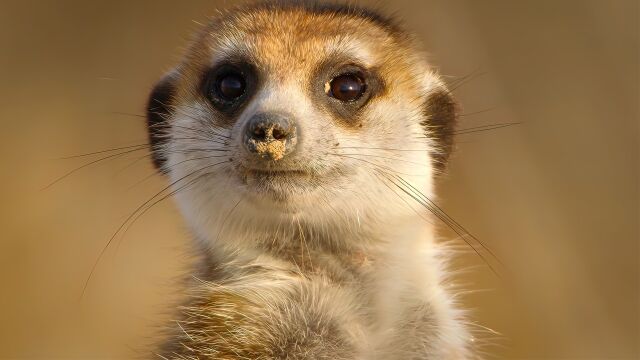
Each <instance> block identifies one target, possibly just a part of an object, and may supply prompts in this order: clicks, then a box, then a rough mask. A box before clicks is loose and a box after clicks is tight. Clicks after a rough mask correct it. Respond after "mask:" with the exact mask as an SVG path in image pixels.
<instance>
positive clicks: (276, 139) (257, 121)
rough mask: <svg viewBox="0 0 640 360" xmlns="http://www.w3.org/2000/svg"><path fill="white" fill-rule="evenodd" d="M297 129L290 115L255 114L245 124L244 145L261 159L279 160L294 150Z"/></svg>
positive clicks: (296, 141) (296, 140)
mask: <svg viewBox="0 0 640 360" xmlns="http://www.w3.org/2000/svg"><path fill="white" fill-rule="evenodd" d="M297 143H298V129H297V126H296V124H295V122H294V121H293V120H291V116H289V115H284V114H276V113H263V114H256V115H254V116H253V117H251V119H249V121H248V122H247V124H246V125H245V130H244V146H245V148H246V149H247V150H248V151H249V153H251V154H254V155H256V156H258V157H259V158H262V159H270V160H280V159H282V158H283V157H284V156H285V155H288V154H290V153H291V152H293V150H295V148H296V145H297Z"/></svg>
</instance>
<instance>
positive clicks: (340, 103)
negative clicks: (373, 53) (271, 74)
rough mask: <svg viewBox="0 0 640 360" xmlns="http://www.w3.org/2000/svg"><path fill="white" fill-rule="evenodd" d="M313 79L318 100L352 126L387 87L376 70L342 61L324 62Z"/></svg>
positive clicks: (315, 97) (314, 94)
mask: <svg viewBox="0 0 640 360" xmlns="http://www.w3.org/2000/svg"><path fill="white" fill-rule="evenodd" d="M310 81H311V84H310V89H311V95H312V98H313V99H314V102H315V103H316V104H318V106H320V107H321V108H324V109H326V110H327V111H330V112H332V113H333V114H334V115H335V116H336V117H337V118H339V119H341V120H343V121H342V122H343V123H345V124H348V125H350V126H355V125H356V124H358V123H359V118H360V117H359V115H360V112H361V110H362V109H363V108H364V107H365V106H366V105H367V103H368V102H369V100H371V99H372V98H373V97H375V96H377V95H379V94H380V93H381V92H382V90H383V82H382V80H381V79H380V77H379V76H378V75H377V72H376V71H375V69H367V68H365V67H364V66H361V65H358V64H356V63H353V62H346V61H339V60H338V61H337V62H336V61H335V60H334V61H328V62H326V63H324V64H322V65H320V66H319V67H318V68H317V70H316V74H315V76H312V77H311V78H310Z"/></svg>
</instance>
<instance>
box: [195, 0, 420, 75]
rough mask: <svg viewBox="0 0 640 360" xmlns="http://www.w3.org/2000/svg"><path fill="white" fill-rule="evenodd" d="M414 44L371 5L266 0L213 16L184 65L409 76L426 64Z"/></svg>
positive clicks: (281, 72) (272, 72) (268, 71)
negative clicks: (349, 69)
mask: <svg viewBox="0 0 640 360" xmlns="http://www.w3.org/2000/svg"><path fill="white" fill-rule="evenodd" d="M413 45H414V44H413V42H412V41H411V37H410V36H409V35H408V34H407V33H405V32H404V31H402V30H401V29H400V28H399V26H398V25H396V24H395V23H394V22H393V21H392V20H389V19H386V18H383V17H382V16H380V15H377V14H375V13H373V12H370V11H366V10H362V9H357V8H351V7H341V6H337V5H336V6H328V5H317V4H315V5H314V4H306V3H304V2H300V3H261V4H257V5H251V6H246V7H240V8H237V9H234V10H228V11H227V12H224V13H222V14H221V15H219V16H218V17H215V18H213V19H212V20H211V22H210V23H209V24H208V25H207V26H206V27H205V28H204V29H203V31H202V32H201V34H200V36H198V38H197V40H196V41H195V42H194V44H193V46H192V47H191V51H190V53H189V55H188V56H187V58H186V61H185V63H184V64H183V66H184V67H185V70H186V71H185V72H189V71H188V70H191V72H193V73H195V74H197V73H198V72H201V71H203V69H206V68H207V67H211V66H214V65H215V64H219V63H222V62H234V61H242V62H249V63H251V64H253V65H254V66H256V67H257V68H258V69H259V70H260V72H261V73H263V74H269V76H270V77H271V78H274V79H278V78H280V79H282V78H285V77H289V78H294V77H296V78H300V77H301V76H302V77H308V74H309V73H311V72H313V71H314V70H316V69H317V68H318V67H320V66H322V65H324V64H327V63H330V64H332V65H335V66H338V65H343V64H357V65H358V66H361V67H365V68H373V67H376V68H378V69H379V70H380V71H382V72H385V73H387V74H388V76H393V77H394V78H397V79H398V80H400V81H405V82H406V81H407V80H410V79H404V78H403V77H406V75H409V74H407V73H408V71H407V70H410V69H411V68H415V67H416V66H417V65H419V64H421V61H420V60H421V59H420V57H419V56H417V55H418V54H416V52H415V46H413ZM385 65H386V66H385ZM416 70H417V69H416ZM420 70H422V71H424V70H425V69H424V68H423V69H420ZM411 75H415V74H411Z"/></svg>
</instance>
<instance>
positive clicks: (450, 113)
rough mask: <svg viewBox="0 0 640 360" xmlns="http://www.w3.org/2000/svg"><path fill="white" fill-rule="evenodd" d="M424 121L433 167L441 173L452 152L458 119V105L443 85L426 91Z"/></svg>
mask: <svg viewBox="0 0 640 360" xmlns="http://www.w3.org/2000/svg"><path fill="white" fill-rule="evenodd" d="M423 111H424V114H425V119H424V121H423V123H422V125H423V128H424V131H425V135H426V136H427V137H428V138H429V139H431V142H432V144H433V145H434V148H433V149H432V151H431V158H432V159H433V165H434V167H435V168H436V169H437V170H439V171H442V170H444V168H445V167H446V165H447V160H448V159H449V156H450V155H451V152H452V150H453V140H454V131H455V128H456V122H457V118H458V105H457V103H456V101H455V100H454V98H453V96H452V95H451V92H450V91H449V90H448V89H447V88H446V87H445V86H444V85H441V84H439V85H437V86H435V87H431V89H429V90H428V92H427V95H426V99H425V102H424V104H423Z"/></svg>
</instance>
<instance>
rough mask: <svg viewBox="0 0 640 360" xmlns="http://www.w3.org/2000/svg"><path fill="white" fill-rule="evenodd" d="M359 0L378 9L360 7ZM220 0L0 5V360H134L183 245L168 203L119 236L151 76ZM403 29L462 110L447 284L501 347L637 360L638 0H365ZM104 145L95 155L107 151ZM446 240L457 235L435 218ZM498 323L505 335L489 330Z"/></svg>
mask: <svg viewBox="0 0 640 360" xmlns="http://www.w3.org/2000/svg"><path fill="white" fill-rule="evenodd" d="M363 3H364V4H371V2H367V1H363ZM232 4H234V2H232V1H214V0H206V1H205V0H191V1H182V2H177V1H165V0H147V1H128V0H111V1H101V2H99V1H91V2H88V1H74V0H55V1H48V0H39V1H8V0H2V1H0V8H1V10H0V75H1V76H0V79H1V82H0V84H1V85H0V124H1V125H2V126H1V127H0V155H1V156H0V159H1V160H0V164H1V167H0V358H3V359H4V358H6V359H11V358H37V359H50V358H131V357H136V356H138V357H140V356H144V355H145V353H144V351H143V350H141V348H143V345H144V344H147V343H149V342H150V341H151V340H152V339H153V334H154V332H155V331H156V329H158V327H159V326H161V325H162V324H163V321H165V320H167V319H169V318H170V317H171V315H170V310H171V309H172V307H173V306H174V305H175V302H176V301H178V300H179V299H180V294H181V292H182V291H183V288H182V286H181V285H180V282H179V279H180V278H181V276H182V274H184V273H185V270H187V269H189V266H190V264H191V263H192V257H191V256H190V255H189V242H188V236H187V233H186V230H185V228H184V225H183V223H182V221H181V219H180V217H179V215H178V214H177V212H176V210H175V208H174V205H173V204H172V203H171V201H166V202H163V203H160V204H158V205H157V206H154V207H153V209H152V210H150V211H149V212H147V213H146V214H145V215H144V216H143V217H141V218H140V219H139V221H137V222H136V223H135V225H134V226H132V227H131V228H130V229H129V230H128V232H127V233H126V235H124V236H122V237H118V238H116V240H115V241H114V243H113V244H112V245H111V246H110V247H109V248H108V249H107V251H106V252H105V253H104V255H103V256H102V258H101V260H100V262H99V263H98V265H97V267H96V271H95V273H94V276H93V277H92V279H91V281H90V283H89V285H88V287H87V291H86V293H85V295H84V297H82V298H81V297H80V295H81V293H82V289H83V285H84V282H85V279H86V278H87V276H88V274H89V273H90V272H91V269H92V267H93V265H94V264H95V263H96V259H97V258H98V256H99V254H100V252H101V250H102V248H103V247H104V246H105V243H106V242H107V241H108V239H109V238H110V237H111V235H112V234H113V232H114V231H115V230H116V229H117V228H118V227H119V226H120V224H122V223H123V221H125V219H126V218H127V216H128V215H129V214H130V213H131V212H132V211H133V210H134V209H135V208H136V207H137V206H138V205H140V204H141V203H142V202H144V201H145V200H146V199H148V198H149V197H150V196H152V195H154V194H155V193H156V192H157V191H159V190H160V189H161V188H162V187H163V185H164V179H163V178H162V177H161V176H159V175H153V169H152V167H151V166H150V164H149V161H148V159H147V158H144V155H145V152H133V153H128V154H124V155H122V156H114V157H113V158H110V159H107V160H104V161H99V162H97V163H95V164H93V165H90V166H87V167H85V168H82V169H80V170H78V171H76V172H74V173H73V174H71V175H70V176H68V177H66V178H65V179H63V180H62V181H60V182H58V183H56V184H54V185H53V186H50V187H47V185H49V184H50V183H51V182H53V181H54V180H55V179H57V178H59V177H60V176H62V175H64V174H65V173H67V172H69V171H71V170H73V169H75V168H77V167H80V166H82V165H84V164H87V163H89V162H91V161H95V160H99V159H100V158H101V156H97V155H96V156H87V157H81V158H71V159H62V158H64V157H68V156H73V155H79V154H83V153H87V152H92V151H99V150H102V149H109V148H114V147H121V146H129V145H135V144H140V143H144V142H145V141H146V139H145V128H144V121H143V118H141V117H140V116H141V115H142V114H143V111H144V104H145V100H146V97H147V94H148V91H149V89H150V88H151V86H152V85H153V83H154V81H155V80H157V79H158V78H159V77H160V76H161V74H162V73H163V72H164V71H165V70H168V69H169V68H170V66H171V65H172V64H174V63H175V62H176V61H177V59H178V58H179V56H180V54H181V51H182V50H181V49H182V48H183V47H184V46H185V45H186V43H187V40H186V39H188V37H189V34H190V33H191V31H192V30H193V29H195V28H196V27H197V24H196V22H203V21H205V20H206V16H207V15H211V14H213V13H214V12H215V10H216V9H218V8H221V7H225V6H230V5H232ZM375 5H377V6H379V7H382V8H383V9H386V11H388V12H392V13H396V14H397V15H398V17H400V18H402V19H404V22H405V24H406V27H407V28H409V29H411V30H413V31H415V32H417V33H418V35H419V36H420V38H421V39H422V40H423V42H424V47H425V49H426V50H427V51H428V52H429V53H430V54H431V61H432V63H433V64H434V65H435V66H437V67H438V68H439V69H440V71H441V72H442V73H443V74H444V75H446V76H447V79H448V80H449V81H451V82H452V83H455V84H459V85H460V86H457V87H456V89H455V91H454V92H455V94H456V95H457V98H458V99H459V101H460V102H461V104H462V106H463V116H462V118H461V128H472V127H476V126H482V125H487V124H496V123H508V122H519V123H521V124H520V125H518V126H513V127H509V128H503V129H499V130H493V131H485V132H477V133H471V134H467V135H461V136H460V137H459V139H458V140H459V142H458V147H457V151H456V154H455V156H454V158H453V159H452V162H451V166H450V169H449V173H448V175H447V176H446V177H444V178H443V179H442V180H441V181H440V184H439V187H440V191H441V195H442V196H441V200H440V202H441V205H442V207H443V208H444V209H445V210H446V211H447V212H448V213H449V214H450V215H451V216H452V217H454V218H455V219H456V220H458V221H459V222H460V223H462V224H463V225H464V226H465V227H466V228H467V229H469V230H470V231H471V232H473V233H474V234H475V235H476V236H477V237H478V238H480V239H481V240H482V241H484V242H485V243H486V244H487V245H489V246H491V247H492V248H493V249H494V250H495V251H496V253H497V254H498V257H499V258H500V259H501V260H502V261H503V262H504V263H505V265H506V267H507V269H508V270H507V271H506V276H503V277H502V278H497V277H496V276H495V275H493V274H492V272H491V271H490V270H488V268H487V266H486V265H484V263H483V261H482V260H481V259H479V258H478V257H477V256H474V255H466V256H463V257H462V258H461V259H460V260H459V261H458V263H457V266H460V268H465V269H468V271H466V272H465V273H464V274H462V275H461V276H460V279H459V280H460V282H461V283H463V284H465V285H464V287H465V288H466V289H468V290H469V292H468V293H467V294H466V295H464V296H463V300H464V302H465V306H467V307H468V308H470V309H473V310H472V318H473V320H474V321H475V322H476V323H478V324H480V325H481V326H484V327H486V328H489V329H492V330H494V331H495V333H493V332H492V331H490V330H486V331H485V332H484V335H483V336H481V339H480V341H482V342H483V343H484V344H485V348H484V349H485V350H486V351H487V353H488V354H489V356H488V357H489V358H497V359H637V358H638V357H639V356H640V353H639V342H640V334H639V329H638V326H639V322H640V317H639V311H638V310H639V306H640V304H639V296H638V295H639V291H640V289H639V286H640V279H639V270H640V269H639V265H640V264H639V256H640V252H639V246H638V242H639V218H640V216H639V202H640V194H639V191H638V186H639V179H638V165H639V161H638V155H639V150H638V130H639V129H638V126H639V122H640V121H639V114H638V112H639V99H640V94H639V85H638V84H639V82H640V74H639V67H640V63H639V52H640V51H639V43H638V38H639V34H640V30H639V28H638V16H639V7H638V2H637V1H634V0H629V1H627V0H610V1H605V0H562V1H557V0H535V1H533V0H530V1H525V0H519V1H513V0H483V1H477V0H451V1H445V0H430V1H408V0H400V1H394V2H388V3H386V2H377V3H375ZM111 154H116V153H106V154H103V155H105V156H106V155H111ZM443 234H444V235H446V236H449V237H453V235H454V234H449V233H447V232H446V231H445V230H443ZM498 333H499V334H498Z"/></svg>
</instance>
